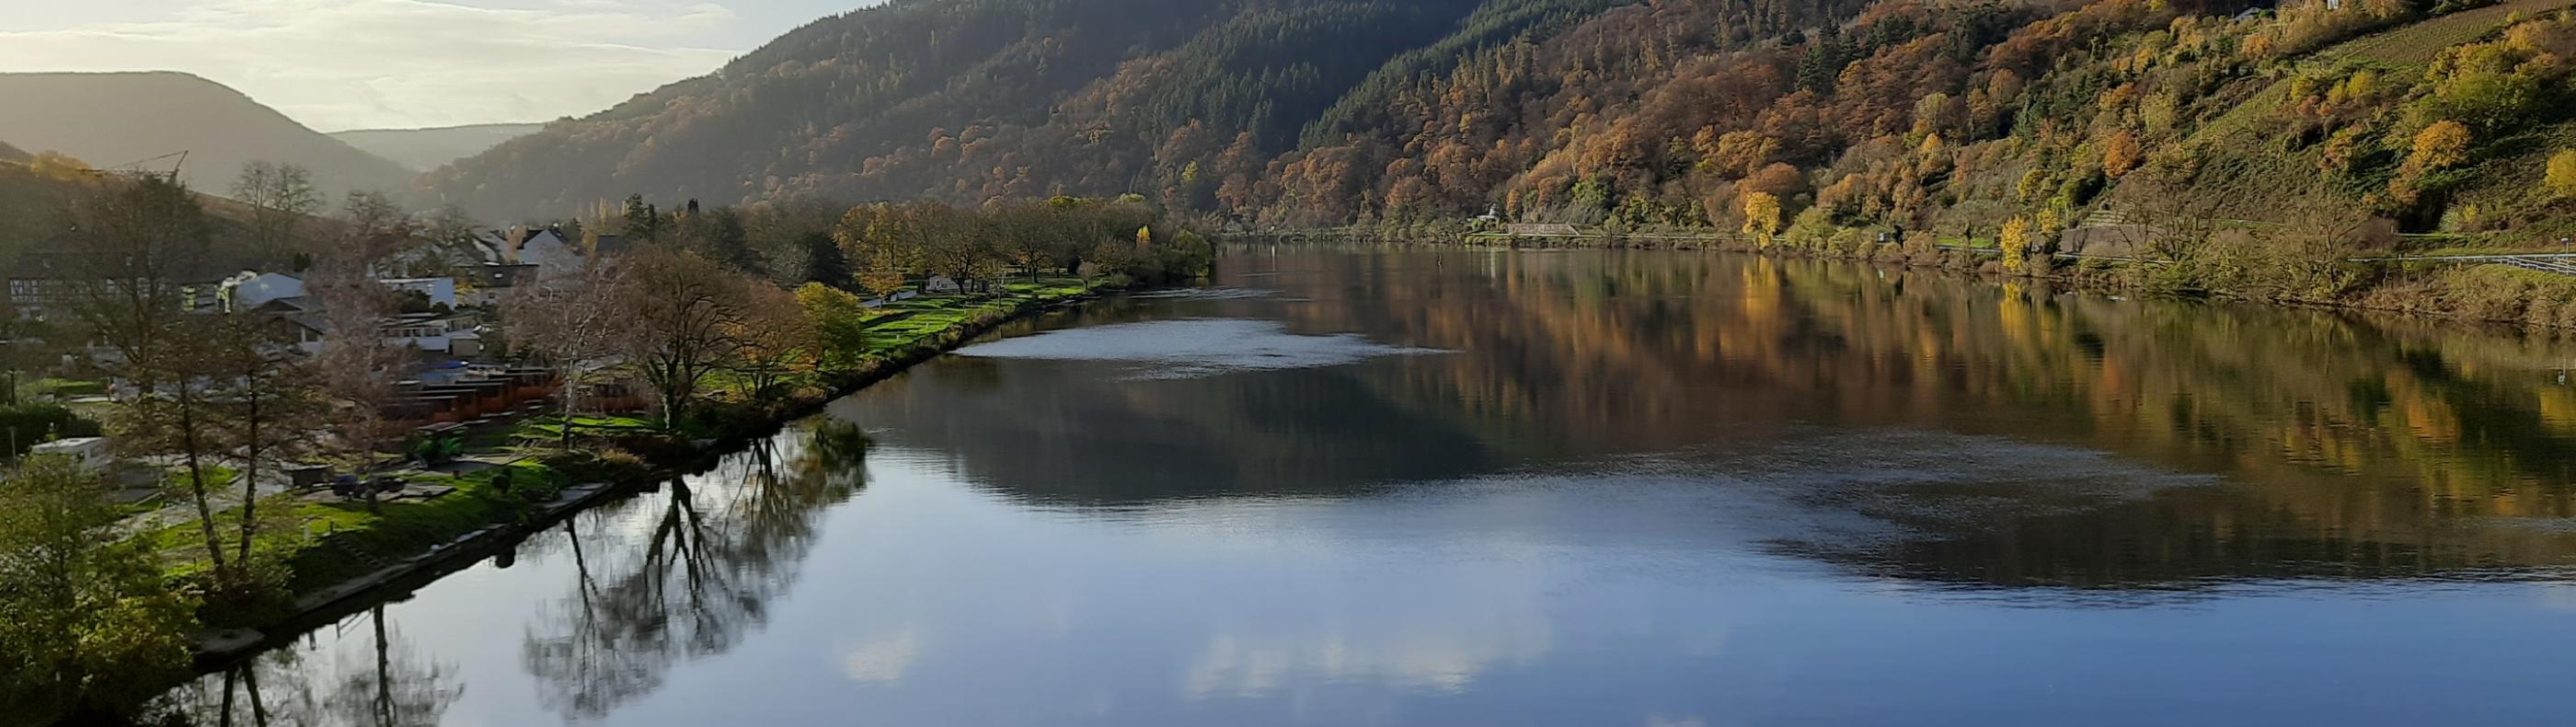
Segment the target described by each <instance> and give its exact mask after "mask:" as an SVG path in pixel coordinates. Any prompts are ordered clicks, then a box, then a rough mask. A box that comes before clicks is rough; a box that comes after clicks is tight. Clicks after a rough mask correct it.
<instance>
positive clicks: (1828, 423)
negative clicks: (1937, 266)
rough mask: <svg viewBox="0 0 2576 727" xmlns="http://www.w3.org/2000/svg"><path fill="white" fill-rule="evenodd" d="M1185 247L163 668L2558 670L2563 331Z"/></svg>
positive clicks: (2365, 712) (1739, 685)
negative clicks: (261, 637) (666, 471)
mask: <svg viewBox="0 0 2576 727" xmlns="http://www.w3.org/2000/svg"><path fill="white" fill-rule="evenodd" d="M1219 266H1220V268H1219V273H1218V274H1217V275H1216V276H1215V278H1214V279H1213V280H1212V281H1211V284H1209V285H1207V286H1205V287H1201V288H1193V289H1186V290H1170V291H1161V292H1154V293H1145V294H1138V295H1133V296H1127V297H1123V298H1118V299H1114V300H1108V301H1103V302H1100V303H1097V304H1094V305H1091V306H1089V307H1086V308H1083V309H1080V310H1075V311H1067V312H1063V313H1058V314H1054V315H1051V316H1049V317H1046V318H1043V319H1040V320H1036V321H1032V322H1029V323H1026V324H1022V325H1017V326H1013V327H1010V328H1008V329H1006V330H1004V331H1002V332H1000V333H998V334H996V335H995V336H991V337H988V338H987V339H986V340H984V341H981V342H979V343H977V344H975V345H972V346H970V347H967V348H965V349H963V350H961V351H960V352H958V353H955V354H952V355H949V356H945V357H942V358H940V359H937V360H935V361H933V362H930V363H927V364H924V365H922V366H920V367H916V368H915V369H913V370H912V371H910V372H907V373H905V374H903V375H901V376H899V377H897V378H894V379H892V380H889V381H887V382H884V383H881V384H879V385H877V386H874V387H872V388H870V389H868V390H865V391H862V392H860V393H858V394H856V395H854V396H851V397H849V398H847V399H845V400H842V401H840V402H837V403H835V404H834V405H833V406H832V407H831V408H830V409H829V411H828V413H827V414H826V415H825V416H823V417H820V418H818V419H816V420H813V421H808V422H804V423H801V424H799V425H797V426H794V427H791V428H790V429H789V431H788V433H786V434H784V435H781V436H780V437H778V438H776V439H775V440H773V441H769V442H766V443H763V444H761V445H760V446H758V447H755V448H754V449H753V450H752V451H749V452H745V453H742V454H738V455H734V456H731V457H729V458H727V459H726V460H724V462H723V464H722V465H721V466H719V467H718V468H716V469H715V470H714V471H712V472H708V473H705V474H700V475H695V476H690V477H687V478H683V479H682V480H679V481H676V482H672V483H666V484H665V485H663V486H662V487H660V488H658V489H657V490H656V491H654V492H651V493H648V494H643V495H639V496H637V497H634V498H631V499H627V500H623V501H620V502H617V503H613V504H610V505H606V506H603V507H600V508H597V509H594V510H591V511H588V512H586V513H583V514H581V515H579V516H577V517H575V518H574V519H573V520H572V521H571V522H570V523H568V524H566V525H563V526H558V527H556V528H554V529H552V530H549V531H547V532H546V533H544V534H542V535H539V536H535V537H532V538H531V539H529V540H528V541H527V542H525V543H523V544H522V545H521V546H520V547H519V548H518V549H517V550H516V551H515V552H514V553H513V554H512V557H510V558H507V559H496V560H495V561H493V562H487V563H483V564H478V565H475V566H473V567H471V568H469V569H467V570H464V571H462V572H460V573H457V574H455V575H453V576H450V577H447V578H445V579H442V580H440V581H437V582H435V583H433V584H430V585H428V586H426V587H424V588H422V589H420V590H419V591H418V592H417V593H415V594H413V595H412V596H410V597H409V598H407V599H405V600H401V601H398V602H393V603H388V604H385V605H384V606H382V607H381V608H377V609H372V610H370V611H367V612H364V613H360V614H357V615H355V616H351V617H349V618H348V619H345V620H343V621H341V622H339V623H337V624H334V625H330V626H326V627H324V628H322V629H320V630H319V631H316V632H314V633H312V634H309V635H306V636H304V637H301V638H299V639H297V640H296V641H295V643H293V644H291V645H288V646H284V647H281V648H277V649H274V650H272V651H270V652H268V653H266V654H264V655H262V656H260V657H258V658H257V659H256V660H254V661H253V662H252V665H251V666H249V667H247V668H241V669H235V670H232V671H228V672H225V673H220V674H213V675H209V676H207V677H205V679H204V680H202V681H201V682H199V683H198V684H196V685H195V686H193V687H190V688H187V689H183V690H180V691H179V692H177V693H174V694H173V695H172V696H171V697H169V698H168V700H167V701H168V702H169V706H170V708H171V709H173V710H176V711H180V712H187V713H191V714H193V715H194V716H195V722H196V723H198V724H205V725H215V724H242V725H250V724H293V725H434V724H435V725H534V724H561V723H579V724H611V725H742V726H754V725H757V726H763V727H766V726H780V727H784V726H786V725H809V724H893V725H1122V726H1123V725H1184V724H1186V725H1203V724H1204V725H1215V724H1222V725H1370V724H1413V725H1646V726H1676V727H1678V726H1682V725H1690V726H1701V727H1715V726H1718V725H1823V724H1832V725H1924V724H1941V725H1947V724H1958V725H1999V724H2033V725H2037V724H2049V725H2055V724H2087V725H2169V724H2194V725H2203V726H2209V725H2282V724H2337V725H2418V724H2463V725H2465V724H2566V723H2570V722H2571V721H2576V698H2571V697H2568V696H2567V693H2566V692H2564V691H2562V690H2563V689H2565V688H2566V687H2565V685H2566V679H2567V675H2568V674H2569V673H2570V672H2571V668H2576V580H2571V578H2576V518H2571V515H2572V514H2576V513H2571V502H2570V493H2571V490H2572V489H2576V485H2571V482H2576V446H2571V445H2576V384H2571V382H2570V381H2569V379H2568V373H2567V369H2568V367H2570V366H2571V365H2576V346H2569V345H2566V344H2563V343H2555V342H2551V341H2547V340H2540V339H2534V338H2529V337H2524V336H2521V335H2518V334H2514V333H2512V332H2506V331H2495V330H2483V329H2477V328H2475V327H2470V326H2463V325H2457V324H2435V323H2429V322H2423V321H2403V320H2394V321H2392V320H2359V319H2356V318H2355V317H2353V316H2350V315H2347V314H2335V313H2328V312H2320V311H2304V310H2282V309H2269V308H2259V307H2251V306H2235V305H2226V304H2203V303H2191V302H2174V301H2136V300H2119V299H2116V298H2111V297H2106V296H2101V295H2095V294H2078V293H2068V292H2062V291H2050V290H2045V289H2040V288H2035V287H2027V286H2022V285H2013V284H1997V283H1993V282H1983V281H1975V280H1966V279H1961V278H1957V277H1951V276H1946V275H1942V274H1936V273H1927V272H1920V271H1907V270H1903V269H1899V268H1887V267H1875V266H1870V265H1866V264H1857V263H1849V262H1823V261H1802V260H1778V259H1768V258H1761V257H1753V256H1746V255H1736V254H1721V253H1690V252H1650V251H1600V250H1592V251H1518V252H1514V251H1491V250H1463V249H1436V248H1408V249H1384V250H1374V249H1338V248H1314V247H1284V248H1270V247H1238V248H1232V249H1229V250H1227V251H1226V252H1225V253H1224V255H1223V256H1222V257H1221V259H1220V261H1219ZM227 705H229V706H227ZM227 709H229V719H228V720H227V718H226V715H225V711H226V710H227Z"/></svg>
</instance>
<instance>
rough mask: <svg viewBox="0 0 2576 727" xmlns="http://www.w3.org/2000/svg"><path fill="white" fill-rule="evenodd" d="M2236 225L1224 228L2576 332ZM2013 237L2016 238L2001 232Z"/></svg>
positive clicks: (2574, 280) (2536, 276)
mask: <svg viewBox="0 0 2576 727" xmlns="http://www.w3.org/2000/svg"><path fill="white" fill-rule="evenodd" d="M2368 223H2369V221H2368V220H2367V219H2356V220H2346V221H2341V222H2336V223H2322V222H2321V223H2318V224H2320V225H2327V224H2331V225H2332V226H2333V227H2334V228H2335V229H2336V230H2338V231H2339V232H2323V231H2320V232H2316V233H2315V234H2317V235H2320V236H2322V235H2326V234H2351V235H2374V234H2387V233H2385V231H2384V230H2381V231H2372V230H2369V229H2366V228H2367V227H2368V226H2369V224H2368ZM2244 226H2246V225H2243V224H2230V223H2225V222H2211V223H2208V225H2207V228H2205V230H2206V231H2207V232H2209V234H2210V235H2211V236H2217V237H2223V238H2233V239H2225V240H2223V241H2221V242H2219V243H2217V244H2210V245H2195V246H2189V247H2168V246H2158V245H2151V244H2144V245H2137V246H2136V247H2135V249H2137V250H2139V251H2140V252H2139V253H2138V254H2131V255H2116V256H2115V255H2109V254H2102V255H2083V254H2073V253H2063V252H2059V251H2058V250H2059V248H2058V247H2057V246H2056V245H2053V244H2049V245H2043V244H2041V243H2039V242H2036V241H2034V240H2032V239H2031V236H2034V235H2036V234H2037V231H2036V230H2035V229H2032V228H2022V229H2019V230H2016V229H2014V228H2013V226H2011V225H2009V224H2008V225H2006V226H2004V227H2003V228H2000V229H1996V230H1992V231H1989V233H1988V234H1989V236H1984V237H1968V236H1944V235H1938V234H1934V233H1930V232H1923V231H1899V230H1893V229H1860V228H1838V227H1825V228H1817V229H1808V230H1800V229H1795V228H1793V229H1790V230H1783V231H1778V232H1775V233H1772V234H1770V235H1768V236H1767V237H1768V239H1764V237H1765V236H1763V235H1757V234H1754V233H1748V232H1737V231H1726V230H1715V229H1709V228H1704V227H1645V228H1626V229H1593V230H1571V231H1568V230H1555V229H1550V230H1536V229H1535V228H1522V229H1523V230H1525V231H1524V232H1517V233H1516V232H1513V231H1512V229H1511V228H1509V227H1506V226H1502V225H1497V224H1485V225H1478V224H1472V223H1466V224H1461V223H1438V224H1389V225H1376V226H1350V227H1335V228H1312V229H1268V230H1255V231H1246V232H1237V233H1232V234H1230V235H1228V239H1234V240H1261V239H1331V240H1364V241H1402V242H1420V243H1434V244H1446V245H1458V246H1498V247H1527V248H1547V247H1608V248H1633V249H1673V250H1731V251H1737V252H1750V253H1759V254H1771V255H1797V256H1805V257H1820V258H1831V259H1845V260H1856V261H1866V262H1878V263H1887V264H1895V265H1903V266H1907V267H1919V268H1934V269H1942V270H1950V271H1954V272H1959V273H1964V274H1976V275H1983V276H1988V277H1993V278H1998V279H2030V280H2046V281H2050V282H2052V283H2056V284H2061V285H2068V286H2073V287H2078V288H2083V289H2086V290H2094V291H2100V292H2106V293H2116V294H2127V295H2154V296H2167V297H2175V298H2218V299H2228V300H2239V301H2247V302H2256V303H2265V304H2273V305H2285V306H2300V307H2322V308H2344V309H2352V310H2368V311H2379V312H2393V313H2403V314H2408V315H2418V316H2425V317H2432V318H2443V319H2452V320H2463V321H2474V322H2480V323H2495V324H2505V325H2513V326H2520V327H2524V328H2529V329H2533V330H2547V331H2570V330H2576V276H2571V275H2566V274H2561V273H2554V272H2548V271H2543V270H2535V269H2528V268H2523V267H2517V266H2514V265H2508V264H2503V263H2500V262H2496V261H2494V260H2489V259H2484V258H2482V257H2480V256H2476V255H2471V254H2467V253H2460V254H2446V252H2456V251H2443V250H2426V251H2424V252H2423V254H2420V255H2412V256H2363V255H2360V254H2358V253H2355V254H2353V255H2351V256H2343V255H2330V256H2323V257H2320V256H2314V255H2285V254H2281V251H2280V250H2278V249H2275V248H2273V247H2270V246H2265V245H2246V244H2243V243H2244V241H2245V240H2246V239H2247V238H2241V237H2236V234H2235V233H2233V232H2230V229H2231V228H2242V227H2244ZM2111 234H2123V233H2119V232H2114V233H2111ZM2127 234H2136V233H2127ZM2274 234H2281V233H2278V232H2275V233H2274ZM2017 235H2018V236H2021V237H2022V239H2019V240H2016V239H2014V238H2015V237H2016V236H2017ZM2140 239H2143V238H2140ZM2124 242H2125V241H2124ZM2231 245H2233V246H2234V247H2230V246H2231ZM2123 249H2128V248H2126V247H2124V248H2123ZM2008 250H2018V251H2019V252H2018V254H2014V253H2012V252H2008ZM2469 252H2475V251H2469Z"/></svg>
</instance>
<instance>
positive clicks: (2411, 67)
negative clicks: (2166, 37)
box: [2184, 0, 2576, 252]
mask: <svg viewBox="0 0 2576 727" xmlns="http://www.w3.org/2000/svg"><path fill="white" fill-rule="evenodd" d="M2571 5H2576V0H2512V1H2511V2H2504V3H2499V4H2496V5H2491V6H2487V7H2483V8H2478V9H2474V10H2467V11H2462V12H2457V13H2452V14H2449V15H2443V16H2439V17H2434V18H2431V19H2427V20H2424V21H2422V22H2416V23H2409V24H2406V25H2403V26H2399V27H2395V28H2390V29H2388V30H2384V31H2380V32H2377V33H2373V34H2370V35H2365V36H2362V37H2359V38H2354V39H2352V40H2347V41H2344V42H2342V43H2338V44H2335V45H2333V46H2330V47H2327V48H2326V49H2324V50H2320V51H2317V52H2316V53H2314V54H2312V55H2310V56H2309V57H2308V59H2307V60H2306V61H2304V62H2302V63H2301V64H2300V68H2299V70H2300V71H2316V70H2322V69H2341V70H2346V71H2350V70H2359V69H2362V68H2370V69H2375V70H2380V71H2383V72H2397V73H2406V74H2413V73H2419V72H2421V71H2422V70H2423V68H2424V66H2425V65H2426V64H2429V63H2430V62H2432V60H2433V58H2434V57H2435V56H2436V55H2439V54H2440V53H2441V51H2442V50H2443V49H2445V48H2449V47H2452V46H2456V45H2460V44H2463V43H2470V42H2475V41H2478V40H2482V39H2485V38H2488V37H2490V36H2493V35H2494V34H2496V33H2497V32H2500V31H2502V30H2503V29H2504V28H2505V27H2506V26H2507V25H2508V23H2509V21H2511V20H2514V19H2517V18H2527V17H2531V16H2533V15H2535V14H2538V13H2543V12H2548V11H2553V10H2557V9H2560V8H2565V7H2568V6H2571ZM2297 75H2298V73H2297V72H2293V73H2285V74H2281V76H2280V77H2279V78H2278V79H2276V80H2274V81H2273V82H2272V83H2270V84H2268V85H2265V86H2264V87H2262V88H2261V90H2258V91H2255V92H2253V93H2252V94H2250V95H2248V96H2246V98H2245V99H2244V100H2243V101H2241V102H2238V103H2237V104H2236V105H2235V106H2234V107H2233V108H2231V109H2230V110H2229V111H2228V112H2227V113H2226V114H2223V115H2221V116H2219V117H2218V118H2215V119H2212V120H2211V121H2210V122H2208V123H2206V124H2203V125H2202V126H2201V127H2200V128H2199V129H2198V130H2197V131H2195V132H2194V133H2193V134H2192V135H2191V137H2190V138H2189V139H2188V140H2187V141H2185V142H2184V143H2185V144H2188V145H2191V146H2195V147H2198V148H2201V149H2207V150H2217V151H2218V152H2219V153H2214V154H2212V155H2211V156H2210V157H2209V159H2208V163H2209V169H2208V171H2207V172H2206V173H2205V174H2204V175H2203V177H2201V180H2202V181H2203V182H2204V183H2206V184H2208V185H2210V186H2214V187H2216V188H2217V190H2218V194H2219V195H2220V196H2221V197H2223V198H2225V199H2229V200H2233V202H2232V203H2231V204H2229V205H2227V207H2226V209H2225V210H2224V212H2225V213H2226V214H2228V215H2230V216H2240V217H2245V218H2249V219H2258V220H2259V219H2262V218H2263V217H2264V216H2265V215H2266V214H2268V213H2270V212H2271V211H2273V210H2279V209H2286V208H2287V205H2286V204H2285V201H2284V199H2283V198H2282V195H2283V194H2289V193H2295V192H2297V191H2298V190H2299V188H2300V187H2299V185H2296V184H2283V183H2281V182H2282V180H2297V181H2305V180H2308V179H2312V178H2314V177H2315V176H2316V171H2315V170H2316V166H2315V163H2316V160H2317V153H2318V152H2317V150H2316V149H2315V148H2309V149H2303V150H2298V151H2293V152H2287V153H2284V152H2283V151H2281V148H2280V144H2279V141H2278V140H2277V139H2272V138H2268V137H2266V136H2265V133H2266V132H2264V131H2263V130H2262V128H2261V125H2260V124H2259V122H2260V121H2261V120H2262V119H2263V118H2265V117H2266V116H2267V115H2269V114H2271V113H2273V112H2274V111H2276V110H2278V109H2279V108H2280V107H2281V104H2282V103H2284V102H2285V101H2286V100H2287V99H2288V97H2289V86H2290V83H2291V79H2292V78H2294V77H2296V76H2297ZM2489 143H2490V146H2489V151H2488V153H2487V154H2486V155H2484V156H2482V157H2480V158H2476V159H2472V160H2471V161H2470V162H2469V165H2468V166H2467V167H2466V168H2465V170H2464V172H2465V175H2466V176H2467V178H2469V179H2472V180H2475V181H2473V182H2472V183H2470V184H2469V185H2467V186H2464V187H2462V188H2460V189H2458V190H2455V191H2454V193H2453V194H2454V199H2455V200H2456V201H2457V202H2459V203H2461V204H2476V205H2479V206H2480V207H2481V208H2482V209H2485V210H2489V211H2502V210H2507V209H2514V208H2521V207H2526V206H2530V205H2539V204H2546V203H2547V202H2546V200H2544V199H2542V197H2541V196H2540V195H2539V194H2538V192H2537V188H2538V186H2539V179H2540V174H2541V169H2542V164H2543V161H2544V160H2545V159H2546V158H2547V157H2548V155H2549V154H2550V152H2551V151H2553V150H2555V149H2559V148H2567V147H2569V146H2571V145H2576V127H2571V126H2570V125H2568V124H2548V125H2534V126H2532V127H2530V128H2528V129H2527V130H2526V131H2524V133H2522V134H2519V135H2517V136H2514V137H2509V138H2506V139H2500V140H2492V141H2490V142H2489ZM2227 150H2234V151H2233V153H2227ZM2569 224H2571V223H2567V222H2558V223H2554V224H2543V225H2536V226H2534V227H2532V228H2526V229H2524V230H2518V231H2515V232H2513V233H2511V234H2485V235H2465V236H2459V235H2443V236H2440V239H2428V240H2426V241H2425V242H2424V244H2427V245H2436V246H2439V247H2440V248H2442V249H2444V250H2447V251H2476V252H2507V251H2524V250H2537V249H2543V248H2547V247H2552V246H2554V245H2555V240H2556V239H2557V236H2558V235H2560V234H2566V233H2568V232H2571V231H2576V230H2566V229H2560V227H2563V226H2566V225H2569ZM2428 249H2429V248H2428ZM2418 252H2420V251H2418Z"/></svg>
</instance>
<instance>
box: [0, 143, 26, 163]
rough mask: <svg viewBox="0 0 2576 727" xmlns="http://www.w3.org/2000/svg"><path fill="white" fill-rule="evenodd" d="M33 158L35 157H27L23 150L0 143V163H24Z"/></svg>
mask: <svg viewBox="0 0 2576 727" xmlns="http://www.w3.org/2000/svg"><path fill="white" fill-rule="evenodd" d="M33 158H35V157H34V156H32V155H29V154H28V153H27V152H25V151H23V150H20V149H19V148H18V147H14V146H10V145H8V143H6V142H0V162H24V161H27V160H29V159H33Z"/></svg>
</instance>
